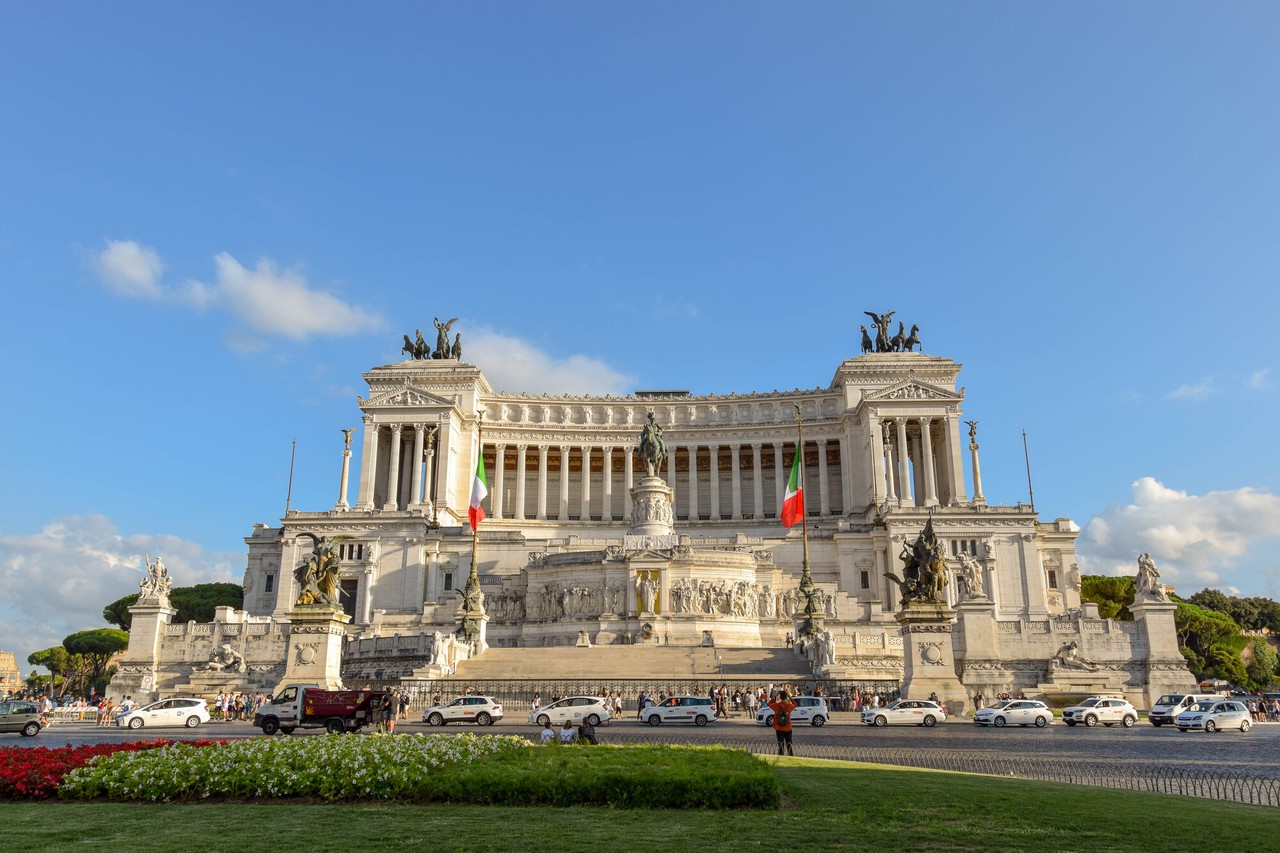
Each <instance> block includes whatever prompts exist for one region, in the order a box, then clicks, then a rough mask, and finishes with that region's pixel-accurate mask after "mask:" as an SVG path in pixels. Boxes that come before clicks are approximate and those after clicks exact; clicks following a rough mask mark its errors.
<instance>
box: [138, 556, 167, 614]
mask: <svg viewBox="0 0 1280 853" xmlns="http://www.w3.org/2000/svg"><path fill="white" fill-rule="evenodd" d="M172 589H173V581H172V579H170V577H169V570H168V569H167V568H165V565H164V560H161V559H160V557H159V555H157V556H156V558H155V560H147V574H146V577H144V578H143V579H142V580H140V581H138V603H139V604H156V603H158V604H160V605H162V606H164V607H168V606H169V592H170V590H172Z"/></svg>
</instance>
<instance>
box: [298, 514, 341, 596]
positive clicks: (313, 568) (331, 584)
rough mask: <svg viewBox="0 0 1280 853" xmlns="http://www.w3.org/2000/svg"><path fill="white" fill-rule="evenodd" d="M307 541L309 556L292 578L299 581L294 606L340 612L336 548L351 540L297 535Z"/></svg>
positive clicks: (338, 569) (338, 564) (339, 571)
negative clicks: (315, 605) (330, 609)
mask: <svg viewBox="0 0 1280 853" xmlns="http://www.w3.org/2000/svg"><path fill="white" fill-rule="evenodd" d="M300 535H302V536H306V537H308V538H310V539H311V540H312V541H313V542H314V543H315V545H314V547H313V548H312V550H311V553H310V554H309V555H308V556H307V558H306V560H304V561H303V562H302V565H300V566H298V568H296V569H294V570H293V576H294V579H295V580H297V582H298V588H299V590H300V592H299V593H298V600H297V602H295V604H296V605H297V606H302V605H307V604H323V605H328V606H329V607H332V608H334V609H337V610H340V609H342V602H341V600H340V599H339V589H338V580H339V577H340V575H341V573H342V565H341V562H340V560H339V558H338V549H337V546H338V544H339V543H340V542H345V541H347V540H349V539H351V538H352V537H350V536H334V537H333V538H332V539H328V538H317V537H316V536H314V535H312V534H310V533H303V534H300Z"/></svg>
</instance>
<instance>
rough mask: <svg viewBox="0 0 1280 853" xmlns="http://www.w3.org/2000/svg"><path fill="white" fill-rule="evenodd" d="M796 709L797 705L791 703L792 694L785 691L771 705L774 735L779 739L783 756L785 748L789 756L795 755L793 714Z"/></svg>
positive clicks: (779, 753) (779, 750) (780, 751)
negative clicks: (793, 747) (792, 743)
mask: <svg viewBox="0 0 1280 853" xmlns="http://www.w3.org/2000/svg"><path fill="white" fill-rule="evenodd" d="M795 709H796V703H795V702H792V701H791V694H790V693H788V692H787V691H785V690H783V691H782V692H780V693H779V694H778V698H777V699H775V700H773V701H772V702H770V703H769V710H771V711H773V733H774V735H775V736H776V737H777V738H778V755H782V749H783V747H784V746H785V747H786V750H787V755H795V752H794V751H793V750H792V747H791V712H792V711H794V710H795Z"/></svg>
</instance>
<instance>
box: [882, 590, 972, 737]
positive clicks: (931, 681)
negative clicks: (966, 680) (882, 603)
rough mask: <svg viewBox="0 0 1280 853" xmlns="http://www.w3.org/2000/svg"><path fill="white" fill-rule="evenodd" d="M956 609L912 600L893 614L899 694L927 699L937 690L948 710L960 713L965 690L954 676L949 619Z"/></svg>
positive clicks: (964, 700) (911, 697) (952, 712)
mask: <svg viewBox="0 0 1280 853" xmlns="http://www.w3.org/2000/svg"><path fill="white" fill-rule="evenodd" d="M954 616H955V611H954V610H952V609H951V608H950V607H948V606H947V605H945V604H934V603H929V602H912V603H911V604H909V605H908V606H907V608H906V609H905V610H903V611H902V612H900V613H896V614H894V619H896V620H897V621H898V625H899V626H900V627H901V631H902V670H903V678H902V695H903V697H905V698H910V699H927V698H929V694H930V693H937V694H938V698H939V699H940V700H942V705H943V707H945V708H946V709H947V713H948V714H950V715H952V716H960V715H961V714H963V713H964V712H965V709H966V707H967V705H968V700H969V697H968V694H967V693H966V692H965V688H964V685H962V684H961V683H960V679H959V678H958V677H957V676H956V660H955V650H954V648H953V647H952V643H951V639H952V638H951V620H952V618H953V617H954Z"/></svg>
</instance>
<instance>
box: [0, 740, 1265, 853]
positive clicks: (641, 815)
mask: <svg viewBox="0 0 1280 853" xmlns="http://www.w3.org/2000/svg"><path fill="white" fill-rule="evenodd" d="M778 766H779V769H780V772H781V776H782V786H783V794H784V798H785V803H784V806H783V808H782V809H781V810H750V811H728V810H726V811H710V810H696V811H673V810H669V809H666V810H652V811H651V810H646V809H614V808H597V807H573V808H554V807H546V806H544V807H513V806H443V805H425V806H412V805H347V804H298V803H261V804H258V803H207V804H195V805H164V806H149V805H131V804H116V803H10V804H5V805H3V806H0V818H3V819H2V820H0V849H7V850H23V851H36V850H52V849H58V850H66V849H69V848H77V847H79V848H83V849H99V850H102V849H105V850H128V851H130V853H134V851H149V850H183V849H191V850H204V849H253V850H257V849H280V848H281V847H284V848H285V849H298V850H303V851H307V853H311V851H327V850H335V851H338V850H341V851H349V850H352V849H377V850H379V851H387V850H401V849H404V850H430V851H433V853H434V851H443V850H555V851H561V853H563V851H572V850H583V849H589V850H611V851H612V850H618V849H623V848H639V849H644V850H649V849H663V848H667V849H677V850H680V851H684V850H696V851H707V850H786V851H800V853H807V851H810V850H838V849H857V848H863V849H877V850H912V849H915V850H919V849H925V850H953V849H961V850H983V849H999V850H1005V851H1042V850H1044V851H1050V850H1123V851H1131V850H1153V851H1160V852H1161V853H1168V851H1170V850H1186V849H1189V848H1193V847H1198V846H1203V844H1205V843H1209V844H1212V846H1213V847H1215V848H1222V849H1233V848H1235V849H1257V848H1258V846H1259V844H1261V845H1262V847H1264V848H1265V847H1267V846H1268V845H1269V844H1271V843H1272V841H1273V840H1274V839H1275V838H1277V837H1280V810H1278V809H1274V808H1264V807H1261V806H1241V805H1235V804H1231V803H1216V802H1210V801H1205V800H1196V799H1191V798H1186V797H1172V796H1164V795H1159V794H1145V793H1135V792H1126V791H1113V790H1106V789H1099V788H1086V787H1076V786H1069V785H1060V784H1054V783H1048V782H1033V781H1027V780H1021V779H1003V778H990V777H980V776H967V775H957V774H949V773H938V772H930V771H916V770H903V769H886V768H881V767H869V766H865V765H856V764H850V763H846V762H829V761H817V760H812V759H779V764H778Z"/></svg>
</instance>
